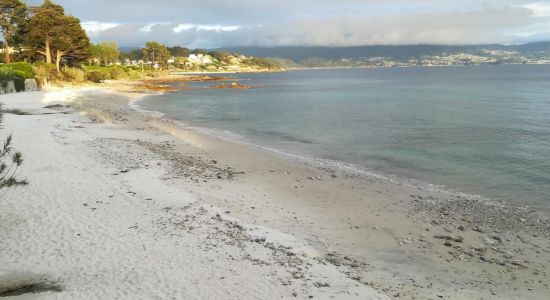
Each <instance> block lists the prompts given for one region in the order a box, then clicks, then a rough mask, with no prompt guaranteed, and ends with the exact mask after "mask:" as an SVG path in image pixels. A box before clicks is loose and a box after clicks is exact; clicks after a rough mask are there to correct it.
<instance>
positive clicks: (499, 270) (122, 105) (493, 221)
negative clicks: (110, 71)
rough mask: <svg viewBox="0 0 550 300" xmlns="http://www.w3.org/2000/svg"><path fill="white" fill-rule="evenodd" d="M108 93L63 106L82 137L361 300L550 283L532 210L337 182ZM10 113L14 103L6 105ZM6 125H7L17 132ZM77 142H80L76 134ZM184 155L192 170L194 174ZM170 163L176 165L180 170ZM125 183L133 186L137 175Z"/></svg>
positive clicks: (498, 291) (537, 294) (541, 224)
mask: <svg viewBox="0 0 550 300" xmlns="http://www.w3.org/2000/svg"><path fill="white" fill-rule="evenodd" d="M107 89H114V90H113V91H110V92H109V91H107V92H106V91H105V89H103V91H101V90H99V91H95V92H93V91H92V92H90V93H84V94H82V93H78V92H76V96H74V99H73V101H72V102H71V103H70V104H69V105H71V111H72V113H69V114H68V116H70V117H75V113H78V112H80V113H84V114H85V117H84V118H91V120H92V122H93V120H96V122H95V123H92V124H91V125H88V126H93V127H94V128H95V129H93V130H91V129H90V132H88V134H89V135H90V137H95V138H97V137H98V136H97V135H98V134H99V135H100V136H101V135H107V136H112V138H110V140H108V142H105V140H103V141H104V142H105V143H106V145H107V146H106V147H108V145H109V143H112V142H113V141H114V142H113V143H114V144H116V145H115V146H117V147H118V146H119V145H118V144H117V143H119V142H120V141H119V140H120V137H118V135H117V134H115V133H117V132H118V133H122V135H124V136H127V137H126V138H125V140H128V141H136V140H138V141H137V142H136V143H137V144H136V145H137V146H136V147H137V148H139V149H141V150H139V151H143V149H145V150H148V151H149V152H150V153H149V154H147V155H145V157H150V156H151V155H158V156H160V157H161V161H165V163H166V164H168V167H167V169H166V170H157V171H156V172H157V174H158V173H160V176H159V175H156V176H159V177H160V178H162V180H161V181H162V182H166V183H169V185H170V186H172V187H177V188H178V189H183V190H185V191H187V192H188V193H191V194H192V195H194V196H195V197H197V198H198V199H199V200H198V202H200V203H202V204H203V205H206V206H210V207H212V206H213V207H216V208H219V211H220V212H221V213H219V215H222V216H224V217H225V216H227V215H229V216H231V219H233V218H234V220H236V221H235V222H237V221H238V222H240V223H244V224H258V225H259V224H261V225H262V227H263V226H265V227H266V228H272V229H274V230H276V231H277V232H282V233H283V235H288V236H292V237H294V238H296V239H297V240H298V241H301V243H305V244H306V245H307V247H310V248H313V249H314V250H311V251H312V253H313V252H317V253H319V256H318V258H319V259H320V260H319V259H317V258H316V259H315V261H318V262H319V261H324V262H325V263H326V264H327V265H328V266H331V267H332V268H335V269H336V270H338V271H337V272H338V273H339V274H346V275H345V276H344V277H346V278H347V279H346V280H351V282H352V283H354V284H356V285H357V284H358V285H359V287H360V288H361V289H360V290H357V291H356V292H359V295H358V296H360V298H365V297H366V294H361V293H367V291H368V293H369V295H371V296H372V295H374V293H372V291H371V290H370V289H371V288H374V289H375V290H377V291H378V292H381V293H384V294H386V295H388V296H389V297H405V298H411V297H420V298H432V297H433V298H435V297H439V296H441V297H439V298H444V299H459V298H464V297H477V298H481V299H491V298H495V299H498V298H499V297H500V298H501V297H503V296H510V295H512V297H518V298H521V297H526V296H529V297H531V298H535V299H538V298H540V299H543V298H542V297H543V296H544V295H545V294H547V293H548V291H549V289H548V285H547V284H545V283H544V282H547V281H548V280H547V279H548V278H547V276H548V273H547V272H548V264H549V262H548V255H549V253H548V250H545V249H548V245H549V243H548V242H549V238H550V237H549V236H548V231H546V232H545V231H544V230H545V229H546V230H548V228H549V227H548V219H547V217H546V216H542V215H541V216H539V215H538V212H535V213H533V212H530V211H529V209H527V208H525V209H522V208H521V207H497V206H486V205H485V204H484V203H483V201H480V200H479V199H470V198H468V197H463V196H460V195H456V194H450V193H444V192H441V191H428V190H420V189H418V188H416V187H409V186H404V185H402V184H399V183H392V182H386V181H384V180H380V179H377V178H373V177H372V176H367V177H365V178H358V177H355V176H350V175H349V174H345V173H344V172H337V173H333V172H332V171H330V170H326V169H323V168H319V167H318V166H314V165H311V164H308V163H307V162H303V161H299V160H296V159H292V158H286V159H283V158H281V157H278V156H277V155H275V154H273V153H271V152H269V151H267V150H266V149H263V150H262V149H256V148H254V147H251V146H250V145H245V144H238V143H235V142H229V141H224V140H222V139H220V138H216V137H212V136H206V134H204V133H200V132H197V131H195V130H190V129H189V128H180V127H179V126H178V124H176V123H174V122H170V121H167V120H163V119H155V118H152V117H150V116H146V115H143V114H142V113H140V112H135V111H132V110H131V109H130V108H129V106H128V105H129V101H131V98H133V97H139V96H144V95H143V94H142V93H141V94H139V93H132V94H128V93H127V91H125V90H124V89H122V90H121V89H119V88H117V87H116V86H115V87H107ZM109 93H112V94H110V96H106V94H109ZM46 94H47V93H45V95H46ZM12 98H13V97H12ZM58 100H61V101H60V102H61V103H63V99H58ZM8 105H9V106H10V107H12V106H17V103H16V102H15V101H8ZM17 118H23V117H17ZM43 118H53V117H52V116H44V117H43ZM11 119H12V117H10V118H9V119H8V121H7V123H6V126H7V128H12V127H13V126H14V123H13V122H11ZM61 125H63V124H61ZM65 125H66V124H65ZM16 126H18V125H16ZM96 127H97V128H96ZM52 130H53V131H55V129H54V128H52ZM73 134H74V135H75V138H76V139H78V136H79V134H77V133H73ZM137 137H139V138H137ZM16 138H17V135H16ZM136 138H137V139H136ZM131 144H132V145H134V144H135V143H133V142H132V143H131ZM16 145H17V144H16ZM100 145H101V143H100ZM138 146H139V147H138ZM132 147H133V146H132ZM137 148H136V149H137ZM113 149H116V147H115V148H113ZM27 151H29V150H27ZM136 151H137V150H136ZM145 152H147V151H145ZM32 153H33V151H31V153H27V155H32ZM69 154H71V155H72V153H69ZM181 154H183V155H184V156H183V157H182V156H181ZM128 155H130V156H131V153H126V154H121V158H124V159H123V161H124V160H126V158H127V156H128ZM190 158H193V159H191V160H192V161H194V163H192V164H191V165H189V159H190ZM214 161H215V162H216V163H213V162H214ZM197 162H199V163H197ZM209 162H210V163H209ZM96 163H98V164H101V162H100V161H97V160H96ZM163 164H164V163H163ZM197 164H198V165H199V166H201V168H203V169H204V170H205V171H204V172H206V173H207V174H210V175H205V176H206V177H204V176H202V175H197V174H198V173H196V172H195V171H189V170H190V169H189V166H192V168H191V169H193V168H195V167H196V165H197ZM178 165H183V168H182V169H181V170H179V169H178ZM221 166H223V167H221ZM143 168H144V167H138V168H137V169H135V170H134V169H131V168H130V171H127V172H125V173H121V174H119V175H117V176H131V175H132V173H135V172H137V173H139V172H146V170H142V169H143ZM228 168H229V169H228ZM25 170H27V169H25ZM209 170H210V171H209ZM333 174H334V175H335V176H332V175H333ZM149 175H151V174H149ZM126 180H128V181H129V182H130V183H131V182H134V183H136V182H140V181H139V180H137V178H133V177H130V178H127V179H126ZM136 180H137V181H136ZM204 181H206V182H204ZM31 184H32V181H31ZM69 189H70V188H69ZM16 192H17V191H12V192H10V193H16ZM29 196H32V195H29ZM473 207H475V208H476V210H472V208H473ZM477 210H479V211H477ZM226 212H230V213H226ZM545 218H546V219H545ZM522 220H523V221H522ZM537 220H538V221H537ZM232 222H233V221H232ZM201 224H202V223H201ZM202 225H203V226H204V224H202ZM526 228H529V231H527V230H526ZM533 235H535V236H533ZM272 236H273V234H270V235H267V239H268V240H269V239H270V238H271V237H272ZM495 236H496V237H498V239H497V238H494V237H495ZM230 240H231V239H230ZM262 243H265V242H262ZM476 249H477V250H476ZM541 249H542V251H541ZM537 251H539V252H537ZM451 252H452V253H451ZM510 254H511V255H510ZM526 258H528V259H529V262H526V261H525V260H526ZM301 259H303V258H301ZM534 270H535V271H534ZM536 270H538V271H536ZM534 273H537V274H534ZM464 274H468V277H467V278H466V277H465V275H464ZM516 274H517V275H516ZM339 276H342V275H338V276H336V275H335V276H332V277H331V280H336V279H335V278H340V277H339ZM516 276H521V277H522V278H521V279H522V280H517V277H516ZM489 278H492V279H489ZM495 278H496V279H495ZM514 278H516V279H514ZM411 279H413V280H411ZM293 280H295V281H300V280H301V279H300V278H294V279H293ZM487 280H489V281H491V283H488V282H487ZM336 281H337V280H336ZM344 281H345V280H344ZM523 281H527V283H526V282H523ZM283 286H284V285H283ZM306 286H307V284H306ZM319 286H322V287H316V286H315V284H313V285H311V282H310V285H309V286H308V287H307V288H306V289H310V288H311V290H313V291H328V293H330V292H336V290H337V289H336V288H334V287H333V286H332V285H330V287H326V286H325V285H324V283H323V284H321V285H319ZM349 287H350V286H348V288H349ZM308 291H309V290H308ZM310 293H311V292H310ZM298 295H300V296H299V298H300V297H302V296H304V295H303V294H302V293H298ZM325 295H327V294H325ZM514 295H515V296H514ZM291 296H292V294H286V296H285V297H291ZM321 297H322V296H321ZM372 297H374V296H372ZM251 298H254V297H251ZM304 298H305V297H304Z"/></svg>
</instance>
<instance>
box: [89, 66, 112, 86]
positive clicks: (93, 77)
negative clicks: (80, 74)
mask: <svg viewBox="0 0 550 300" xmlns="http://www.w3.org/2000/svg"><path fill="white" fill-rule="evenodd" d="M86 78H87V79H88V80H89V81H91V82H95V83H101V82H103V81H105V80H107V79H111V74H110V73H109V72H108V71H107V70H105V69H98V70H93V71H88V72H86Z"/></svg>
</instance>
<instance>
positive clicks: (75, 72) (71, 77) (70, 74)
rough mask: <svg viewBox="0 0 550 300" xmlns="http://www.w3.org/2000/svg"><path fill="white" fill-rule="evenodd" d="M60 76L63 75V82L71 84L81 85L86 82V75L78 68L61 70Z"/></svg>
mask: <svg viewBox="0 0 550 300" xmlns="http://www.w3.org/2000/svg"><path fill="white" fill-rule="evenodd" d="M61 74H63V80H65V81H71V82H73V83H82V82H84V81H85V80H86V74H85V73H84V71H83V70H82V69H79V68H63V70H61Z"/></svg>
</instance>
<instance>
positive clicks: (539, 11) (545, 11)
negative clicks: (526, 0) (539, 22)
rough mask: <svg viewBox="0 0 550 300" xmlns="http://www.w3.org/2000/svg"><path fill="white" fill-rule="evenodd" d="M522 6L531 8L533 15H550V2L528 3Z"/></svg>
mask: <svg viewBox="0 0 550 300" xmlns="http://www.w3.org/2000/svg"><path fill="white" fill-rule="evenodd" d="M524 7H525V8H527V9H529V10H531V11H532V12H533V16H534V17H550V3H543V2H537V3H530V4H527V5H525V6H524Z"/></svg>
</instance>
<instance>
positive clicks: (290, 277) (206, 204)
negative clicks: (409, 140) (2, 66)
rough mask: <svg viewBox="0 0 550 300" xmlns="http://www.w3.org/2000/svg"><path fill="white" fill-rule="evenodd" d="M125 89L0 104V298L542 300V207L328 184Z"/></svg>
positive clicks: (548, 264) (378, 184) (354, 182)
mask: <svg viewBox="0 0 550 300" xmlns="http://www.w3.org/2000/svg"><path fill="white" fill-rule="evenodd" d="M125 84H127V83H124V82H118V83H114V84H113V85H110V86H106V87H103V88H101V89H98V88H86V89H60V90H57V91H53V92H35V93H26V94H13V95H8V96H1V99H0V101H2V102H4V103H5V106H6V108H8V109H9V108H18V109H22V110H24V111H25V112H28V113H31V114H32V115H23V116H17V115H11V114H8V115H6V122H5V124H4V125H5V128H6V129H4V130H2V131H0V132H1V134H2V135H5V134H7V133H8V132H10V131H13V133H14V137H15V146H16V149H18V150H21V151H22V152H23V154H24V157H25V160H26V161H25V164H24V166H23V168H22V169H21V173H20V174H21V175H22V176H24V177H25V178H26V179H28V180H29V181H30V185H29V186H28V187H25V188H22V189H17V190H11V191H9V193H8V194H6V195H5V196H4V197H3V198H0V296H1V295H2V293H3V291H5V290H9V289H13V287H14V286H21V285H28V284H31V285H32V284H33V283H41V282H46V284H44V286H42V287H40V286H39V287H35V290H36V289H38V290H40V289H42V292H41V293H36V294H30V293H25V294H22V295H20V296H18V298H17V297H15V298H16V299H27V298H29V297H30V298H40V299H48V298H55V299H65V298H68V299H170V298H173V299H208V298H211V299H281V298H282V299H289V298H291V299H294V298H298V299H309V297H310V296H313V299H330V298H331V297H332V299H354V298H355V299H379V298H382V299H384V298H387V297H386V296H384V295H383V294H387V295H389V296H391V297H393V298H402V299H413V298H414V299H440V298H442V299H526V298H529V299H547V298H548V295H549V294H550V287H549V284H550V222H549V219H548V215H545V214H544V213H539V212H534V211H533V210H532V209H530V208H529V207H523V206H522V207H507V206H503V207H501V206H492V205H486V204H485V203H483V201H478V199H476V198H475V197H473V198H472V197H469V196H468V197H466V196H463V195H459V194H453V193H449V192H446V191H437V190H425V189H419V188H417V187H415V186H414V185H407V184H400V183H399V182H392V181H388V180H383V179H381V178H377V177H369V176H366V177H361V176H355V175H354V174H347V173H346V172H345V171H343V170H339V171H337V172H336V174H337V176H336V177H333V176H331V175H332V174H334V173H333V172H334V170H326V169H324V168H319V167H318V166H315V165H309V164H307V163H305V162H303V161H299V160H295V159H292V158H288V157H284V156H282V155H277V154H274V153H271V152H269V151H267V150H265V149H258V148H255V147H252V146H250V145H244V144H238V143H232V142H228V141H223V140H220V139H217V138H213V137H211V136H207V135H205V134H202V133H200V132H197V131H195V130H192V129H189V128H182V127H181V126H178V124H175V123H173V122H170V121H167V120H163V119H158V118H152V117H149V116H146V115H143V114H142V113H139V112H136V111H133V110H132V109H130V108H129V107H128V101H129V100H131V99H135V98H136V97H141V96H143V94H140V93H128V91H133V90H136V86H135V84H138V85H139V83H136V82H133V83H131V84H132V85H130V86H127V85H125ZM109 87H111V88H115V89H116V90H117V91H119V92H115V91H111V90H106V89H105V88H109ZM120 91H126V93H121V92H120ZM56 103H61V104H63V105H70V107H68V108H67V107H57V108H54V109H45V108H43V107H44V106H45V105H51V104H56ZM213 160H215V161H216V162H213ZM59 290H61V291H59ZM28 291H29V288H25V289H22V290H20V291H19V292H16V293H15V294H17V293H19V294H21V293H22V292H28Z"/></svg>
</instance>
